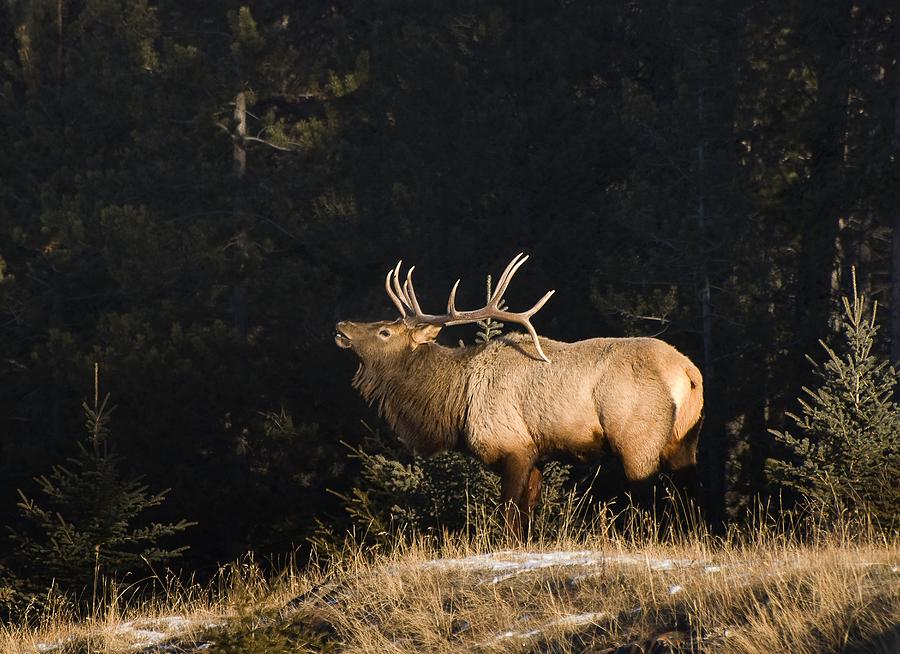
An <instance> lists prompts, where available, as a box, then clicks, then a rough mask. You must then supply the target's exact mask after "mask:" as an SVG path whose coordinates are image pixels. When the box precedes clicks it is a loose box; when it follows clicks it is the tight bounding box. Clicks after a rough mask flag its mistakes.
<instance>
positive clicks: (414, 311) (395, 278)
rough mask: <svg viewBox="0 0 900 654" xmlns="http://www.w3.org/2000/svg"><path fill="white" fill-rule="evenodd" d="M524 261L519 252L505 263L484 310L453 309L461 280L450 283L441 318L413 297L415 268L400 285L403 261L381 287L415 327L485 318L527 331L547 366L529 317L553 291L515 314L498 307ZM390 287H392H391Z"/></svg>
mask: <svg viewBox="0 0 900 654" xmlns="http://www.w3.org/2000/svg"><path fill="white" fill-rule="evenodd" d="M526 261H528V255H526V254H524V253H522V252H520V253H519V254H517V255H516V256H515V257H513V259H512V261H510V262H509V264H507V266H506V269H505V270H504V271H503V274H502V275H500V280H499V282H498V283H497V289H496V290H495V291H494V293H493V294H492V295H491V298H490V300H488V303H487V304H486V305H485V306H484V307H482V308H480V309H474V310H472V311H460V310H459V309H457V308H456V292H457V290H459V283H460V280H458V279H457V280H456V283H455V284H453V288H451V289H450V296H449V298H448V299H447V313H445V314H444V315H441V316H433V315H430V314H426V313H423V312H422V307H421V306H420V305H419V299H418V298H417V297H416V289H415V287H414V286H413V277H412V274H413V270H415V266H413V267H412V268H410V269H409V271H408V272H407V273H406V280H405V281H404V282H403V283H402V284H401V283H400V267H401V266H402V262H400V263H398V264H397V266H396V267H395V268H394V269H393V270H389V271H388V274H387V277H385V280H384V287H385V290H387V292H388V295H389V296H390V298H391V300H393V302H394V304H396V305H397V308H398V309H399V310H400V314H401V315H402V316H403V318H404V319H406V320H407V321H408V322H412V321H414V322H415V323H416V324H429V325H447V326H450V325H462V324H466V323H472V322H477V321H479V320H484V319H485V318H493V319H495V320H500V321H502V322H514V323H518V324H519V325H522V326H523V327H524V328H525V329H527V330H528V333H529V334H530V335H531V340H532V341H534V349H535V350H536V351H537V354H538V356H539V357H540V358H541V359H542V360H543V361H546V362H547V363H550V359H549V358H547V355H546V354H545V353H544V349H543V348H542V347H541V342H540V339H539V338H538V333H537V330H535V328H534V325H532V324H531V317H532V316H533V315H534V314H536V313H537V312H538V311H540V310H541V308H542V307H543V306H544V304H546V303H547V300H549V299H550V297H551V296H552V295H553V294H554V293H555V292H556V291H555V290H553V291H548V292H547V293H545V294H544V296H543V297H542V298H541V299H540V300H538V301H537V303H535V305H534V306H533V307H531V308H530V309H528V310H527V311H522V312H520V313H515V312H512V311H507V310H504V309H501V308H500V300H501V299H502V298H503V294H504V293H505V292H506V288H507V287H508V286H509V282H510V281H511V280H512V278H513V276H514V275H515V274H516V272H517V271H518V270H519V268H521V267H522V265H523V264H524V263H525V262H526ZM392 286H393V288H391V287H392Z"/></svg>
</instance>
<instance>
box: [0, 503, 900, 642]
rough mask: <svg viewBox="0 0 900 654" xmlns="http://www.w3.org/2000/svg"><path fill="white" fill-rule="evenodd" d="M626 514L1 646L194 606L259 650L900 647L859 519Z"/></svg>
mask: <svg viewBox="0 0 900 654" xmlns="http://www.w3.org/2000/svg"><path fill="white" fill-rule="evenodd" d="M607 518H608V516H607ZM622 522H623V521H622V520H621V519H620V520H619V521H618V522H614V521H612V520H609V519H600V520H598V521H597V522H595V523H594V524H593V525H592V527H591V528H590V529H587V530H575V529H574V528H570V529H568V530H566V531H565V532H564V533H565V535H564V536H561V537H558V538H553V539H544V540H541V541H539V542H535V543H530V544H528V546H527V547H523V546H519V545H515V544H512V543H508V542H507V543H502V542H501V543H497V542H494V541H493V540H492V539H491V538H489V537H488V536H486V535H485V534H488V533H491V530H489V529H479V528H476V529H474V530H473V533H470V534H468V535H465V536H459V537H454V536H448V535H443V536H441V537H423V536H420V537H415V538H408V539H405V540H404V539H402V538H398V540H397V541H396V542H395V543H394V544H393V545H392V546H391V547H390V548H389V549H388V548H380V549H372V548H368V549H367V548H365V547H362V546H360V545H358V544H353V543H351V542H348V543H347V544H345V546H344V547H343V548H341V549H339V550H336V551H333V552H329V553H328V556H327V561H328V563H327V564H318V563H316V562H313V563H312V564H310V565H308V566H305V568H304V570H303V571H302V572H300V571H297V569H296V568H295V567H294V566H292V565H288V566H285V572H284V573H282V574H281V575H279V576H277V577H276V578H273V579H266V578H265V577H264V576H263V575H262V574H261V573H260V571H259V568H258V567H257V566H255V565H253V564H252V562H245V563H243V564H239V565H236V566H232V567H229V568H228V569H225V570H223V571H222V573H221V574H220V576H219V578H218V579H217V581H216V582H215V583H214V584H212V585H211V586H208V587H206V588H202V589H201V588H199V587H196V586H192V585H188V586H180V585H178V584H175V583H173V582H170V583H169V586H168V587H167V588H166V590H165V592H164V593H160V594H159V595H158V597H157V599H155V600H153V601H151V602H143V603H136V604H135V605H133V606H128V605H127V604H128V603H125V602H123V601H122V600H121V596H122V593H120V594H119V597H120V599H118V600H116V601H113V602H110V603H109V604H108V606H106V607H105V609H104V612H103V613H101V614H99V616H98V617H97V618H95V619H93V620H89V621H82V622H78V621H74V620H72V619H71V616H69V615H67V614H66V613H65V612H64V611H56V612H54V611H52V610H51V611H48V612H46V613H45V614H42V615H36V616H33V617H32V618H31V619H29V620H28V621H26V622H25V623H23V624H20V625H16V626H8V627H5V628H3V630H2V632H0V650H2V651H3V652H16V653H18V652H34V651H36V649H35V648H36V644H37V643H60V642H68V643H70V644H71V643H75V644H77V645H70V646H69V647H68V648H67V649H68V651H71V652H94V651H96V652H124V651H135V648H137V649H138V650H140V647H141V645H142V643H140V642H138V641H136V640H135V639H134V638H132V637H131V636H129V635H128V633H129V632H128V631H127V630H125V631H123V630H122V628H121V625H122V623H123V622H127V621H137V622H138V623H140V624H145V625H153V620H158V619H159V618H161V617H164V616H172V615H178V616H182V617H184V618H185V622H184V623H182V625H181V626H182V627H183V632H182V633H179V634H172V635H173V636H177V637H178V639H179V642H181V643H182V645H183V646H184V647H185V648H187V649H189V645H190V643H191V642H200V641H201V640H202V641H204V642H212V643H213V644H212V646H210V647H209V649H207V650H206V651H209V652H216V651H223V652H229V653H237V652H242V653H246V654H257V653H260V654H261V653H263V652H266V653H267V654H268V653H270V652H285V653H287V652H301V651H321V650H323V649H327V650H329V651H346V652H377V653H378V654H385V653H388V652H397V653H401V652H422V651H428V652H470V651H484V652H511V651H541V652H551V651H552V652H604V651H607V652H612V651H618V652H622V653H624V652H628V651H633V652H637V651H660V652H663V651H683V652H698V651H699V652H722V653H728V654H730V653H738V652H741V653H748V654H750V653H766V654H770V653H771V652H782V651H790V652H794V653H798V654H803V653H805V652H809V653H810V654H812V653H814V652H815V653H816V654H819V653H821V652H885V653H887V652H897V651H900V544H898V542H897V540H896V539H895V538H885V537H884V536H878V535H877V534H876V533H875V532H874V531H872V530H867V529H866V528H865V527H864V526H863V527H862V528H861V527H859V526H858V525H857V526H856V527H853V526H852V525H851V524H850V522H849V521H845V522H841V523H839V524H838V525H837V526H834V525H831V526H830V528H829V529H827V530H820V531H818V532H817V535H816V536H815V537H814V538H807V539H805V540H801V539H799V538H798V537H796V536H794V535H793V529H792V528H791V526H790V525H786V524H784V523H779V524H774V523H772V522H765V521H760V522H759V523H758V524H757V526H756V527H755V528H753V529H751V530H749V531H747V530H743V531H738V530H733V531H731V532H729V533H728V534H726V535H725V536H719V537H714V536H712V535H711V534H709V533H707V532H706V531H705V530H704V529H703V528H702V527H699V526H697V525H694V526H693V527H691V528H689V529H684V528H679V529H672V530H663V529H661V528H660V526H659V524H658V522H656V521H654V520H652V519H651V518H648V517H647V516H642V515H639V514H636V513H635V514H633V516H632V519H631V520H625V522H627V523H630V524H626V525H625V526H624V527H623V526H621V525H622ZM615 525H619V526H618V527H616V526H615ZM323 558H324V557H323ZM113 596H114V597H115V595H113ZM211 623H215V624H223V623H224V624H226V625H227V626H218V627H210V626H209V625H210V624H211ZM132 633H133V630H132ZM192 639H193V640H192ZM85 643H86V644H85ZM136 646H137V647H136ZM638 647H641V648H642V649H637V648H638ZM617 648H618V649H617ZM628 648H631V649H628ZM57 651H65V650H62V649H60V650H57Z"/></svg>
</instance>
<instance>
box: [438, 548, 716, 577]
mask: <svg viewBox="0 0 900 654" xmlns="http://www.w3.org/2000/svg"><path fill="white" fill-rule="evenodd" d="M617 564H618V565H643V566H646V567H647V568H649V569H650V570H674V569H675V568H684V567H688V566H691V565H696V564H697V562H696V561H692V560H689V559H670V558H655V557H650V556H638V555H634V554H612V555H610V554H603V553H601V552H596V551H593V550H575V551H568V550H558V551H550V552H515V551H500V552H490V553H488V554H474V555H472V556H467V557H464V558H458V559H435V560H433V561H428V562H426V563H425V564H423V567H425V568H436V569H438V570H446V569H459V570H472V571H486V572H495V573H497V574H495V575H494V576H493V577H491V578H490V579H489V580H487V583H491V584H496V583H498V582H501V581H505V580H507V579H511V578H512V577H515V576H517V575H520V574H525V573H528V572H533V571H535V570H542V569H546V568H562V567H577V568H590V567H595V566H609V565H617ZM704 569H705V570H706V571H707V572H717V571H718V570H719V567H718V566H706V567H705V568H704ZM587 576H590V575H589V574H580V575H576V576H574V577H573V578H572V580H573V581H576V582H577V581H578V580H579V579H582V578H584V577H587Z"/></svg>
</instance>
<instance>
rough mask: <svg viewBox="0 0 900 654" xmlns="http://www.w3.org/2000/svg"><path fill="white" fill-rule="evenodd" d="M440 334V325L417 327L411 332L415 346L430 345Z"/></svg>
mask: <svg viewBox="0 0 900 654" xmlns="http://www.w3.org/2000/svg"><path fill="white" fill-rule="evenodd" d="M440 333H441V325H417V326H416V328H415V329H414V330H413V332H412V339H413V342H414V343H415V344H416V345H422V344H424V343H430V342H431V341H433V340H434V339H436V338H437V335H438V334H440Z"/></svg>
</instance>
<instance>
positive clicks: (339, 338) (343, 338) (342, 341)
mask: <svg viewBox="0 0 900 654" xmlns="http://www.w3.org/2000/svg"><path fill="white" fill-rule="evenodd" d="M349 325H350V323H348V322H345V321H341V322H339V323H338V324H337V325H335V326H334V342H335V343H337V346H338V347H341V348H344V349H347V348H350V347H353V339H352V338H350V336H348V335H347V331H348V327H349Z"/></svg>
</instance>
